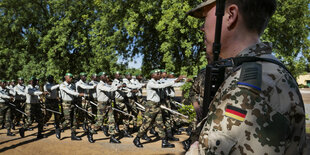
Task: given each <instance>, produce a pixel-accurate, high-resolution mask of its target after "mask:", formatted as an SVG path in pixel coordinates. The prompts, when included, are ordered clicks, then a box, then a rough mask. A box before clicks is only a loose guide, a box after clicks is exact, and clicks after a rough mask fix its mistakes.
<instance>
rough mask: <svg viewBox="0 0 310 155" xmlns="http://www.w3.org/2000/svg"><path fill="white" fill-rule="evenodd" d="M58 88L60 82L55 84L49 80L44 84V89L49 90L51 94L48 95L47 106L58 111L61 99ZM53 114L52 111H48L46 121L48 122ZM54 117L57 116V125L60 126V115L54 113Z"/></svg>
mask: <svg viewBox="0 0 310 155" xmlns="http://www.w3.org/2000/svg"><path fill="white" fill-rule="evenodd" d="M58 88H59V84H57V85H55V84H52V83H49V82H47V83H46V85H44V91H48V92H49V94H48V95H47V96H46V100H45V106H46V108H47V109H51V110H54V111H57V112H59V101H58V91H57V89H58ZM52 114H53V113H52V112H50V111H46V115H45V120H44V123H47V122H48V121H49V120H50V118H51V117H52ZM54 118H55V125H56V126H57V127H58V126H59V123H60V115H59V114H56V113H54Z"/></svg>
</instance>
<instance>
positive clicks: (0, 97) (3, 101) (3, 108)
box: [0, 80, 15, 136]
mask: <svg viewBox="0 0 310 155" xmlns="http://www.w3.org/2000/svg"><path fill="white" fill-rule="evenodd" d="M0 85H1V87H0V123H2V122H3V121H5V127H6V129H7V134H6V135H7V136H15V134H14V133H12V132H11V124H12V120H11V108H10V106H9V105H8V104H9V103H8V102H11V101H12V100H13V97H12V96H9V91H8V90H7V89H6V88H5V87H6V84H5V81H4V80H2V81H1V82H0ZM4 117H5V120H4Z"/></svg>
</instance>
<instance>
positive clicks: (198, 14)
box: [186, 0, 216, 18]
mask: <svg viewBox="0 0 310 155" xmlns="http://www.w3.org/2000/svg"><path fill="white" fill-rule="evenodd" d="M214 2H216V0H205V1H204V2H202V3H200V4H199V5H198V6H196V7H195V8H194V9H192V10H190V11H188V12H187V13H186V14H188V15H190V16H193V17H195V18H203V8H204V7H206V6H208V5H210V4H212V3H214Z"/></svg>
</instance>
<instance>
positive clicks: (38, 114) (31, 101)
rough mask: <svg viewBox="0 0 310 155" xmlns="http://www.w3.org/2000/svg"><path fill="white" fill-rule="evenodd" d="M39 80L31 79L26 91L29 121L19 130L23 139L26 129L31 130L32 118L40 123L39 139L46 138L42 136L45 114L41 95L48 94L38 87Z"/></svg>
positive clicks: (26, 110)
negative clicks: (41, 103) (42, 108)
mask: <svg viewBox="0 0 310 155" xmlns="http://www.w3.org/2000/svg"><path fill="white" fill-rule="evenodd" d="M37 82H38V81H37V79H36V78H35V77H31V78H30V82H29V85H28V86H27V87H26V89H25V93H26V105H30V106H26V108H27V107H28V108H27V109H25V112H26V114H27V115H28V116H27V121H26V123H25V124H24V126H23V127H21V128H20V129H19V134H20V136H21V137H24V135H25V129H27V128H29V127H30V125H31V124H32V122H33V120H32V117H33V118H34V119H35V120H36V122H37V123H38V135H37V138H38V139H40V138H44V137H45V135H43V134H42V132H43V113H42V110H41V105H40V100H39V98H40V97H39V95H42V94H43V95H46V94H48V92H41V91H39V89H38V88H37V87H36V85H37Z"/></svg>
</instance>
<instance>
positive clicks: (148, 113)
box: [137, 78, 174, 139]
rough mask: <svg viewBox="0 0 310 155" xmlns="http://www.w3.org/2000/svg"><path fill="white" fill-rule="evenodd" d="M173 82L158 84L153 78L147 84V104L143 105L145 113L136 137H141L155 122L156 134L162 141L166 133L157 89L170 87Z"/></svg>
mask: <svg viewBox="0 0 310 155" xmlns="http://www.w3.org/2000/svg"><path fill="white" fill-rule="evenodd" d="M173 84H174V81H171V82H166V83H164V84H158V82H157V81H155V80H154V79H153V78H152V79H151V80H150V81H149V82H148V84H147V86H146V89H147V100H148V101H147V103H146V104H145V113H144V117H143V121H142V126H141V127H140V129H139V132H138V135H137V137H142V136H143V135H144V134H145V133H146V132H147V131H148V130H149V129H150V128H151V127H152V126H151V125H152V124H153V123H154V122H155V124H156V129H158V130H159V131H158V134H159V136H160V138H162V139H164V138H165V137H166V133H165V130H164V127H163V125H164V124H163V118H162V110H161V108H160V99H161V98H160V96H159V89H163V88H166V87H168V86H172V85H173Z"/></svg>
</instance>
